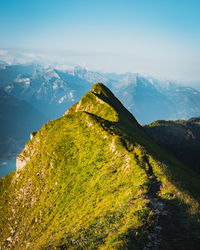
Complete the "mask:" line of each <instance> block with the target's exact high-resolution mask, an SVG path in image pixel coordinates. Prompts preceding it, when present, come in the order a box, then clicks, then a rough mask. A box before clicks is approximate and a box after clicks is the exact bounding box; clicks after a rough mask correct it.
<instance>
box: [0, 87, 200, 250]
mask: <svg viewBox="0 0 200 250" xmlns="http://www.w3.org/2000/svg"><path fill="white" fill-rule="evenodd" d="M96 96H97V97H98V98H99V99H100V101H99V100H97V99H96ZM79 104H80V103H77V104H75V105H74V106H72V108H71V109H70V110H69V112H68V113H67V114H66V115H65V116H63V117H61V118H59V119H57V120H53V121H50V122H48V123H47V124H46V125H44V126H43V127H42V129H41V130H39V131H38V132H37V133H35V134H34V138H33V139H32V140H31V141H29V142H27V145H26V148H25V150H24V151H23V152H22V153H21V155H20V156H19V157H20V158H22V159H23V158H27V157H29V158H30V160H29V161H28V162H27V164H26V166H25V167H24V168H23V169H22V170H20V171H18V172H13V173H11V174H10V175H8V176H6V177H4V178H2V179H1V180H0V194H1V196H0V204H1V205H0V206H1V207H0V246H2V247H4V248H8V247H10V246H11V247H14V248H15V249H25V248H27V249H49V248H51V249H52V248H58V249H59V248H60V249H62V248H63V247H67V248H69V249H128V248H131V249H141V247H143V246H145V245H146V243H147V241H148V237H147V236H148V235H149V233H150V232H151V230H152V227H153V225H154V223H155V219H156V218H157V215H156V213H155V210H154V209H153V208H152V207H151V205H150V203H151V196H152V195H156V196H157V197H160V199H163V200H165V201H166V202H171V201H172V202H173V204H174V206H175V207H176V208H177V209H178V211H182V213H181V214H180V213H179V212H178V213H177V214H179V217H178V219H177V222H178V223H179V224H180V225H181V226H182V227H184V228H185V233H188V232H190V230H191V228H193V231H194V232H198V230H199V224H198V220H199V195H198V194H199V180H200V179H199V176H197V175H194V174H193V172H191V171H190V170H188V169H187V168H185V167H184V166H183V165H181V164H180V163H179V162H177V161H176V160H174V158H173V157H171V156H170V155H168V154H167V153H166V152H164V151H163V150H162V149H160V148H159V146H158V145H157V144H156V143H155V142H154V141H153V140H152V139H151V138H150V137H149V136H148V135H147V134H146V132H145V131H144V130H143V128H141V127H140V125H139V124H138V123H137V122H136V120H135V119H134V117H133V116H132V115H131V114H130V113H129V112H128V111H127V110H125V108H124V107H123V106H122V105H121V103H120V102H119V101H118V100H117V99H116V98H115V97H114V96H113V94H112V93H111V92H110V91H109V90H108V89H107V88H106V87H105V86H103V85H102V84H97V85H95V86H94V87H93V88H92V91H91V92H90V93H89V94H86V95H85V96H84V97H83V99H82V100H81V105H79ZM77 105H78V108H76V107H77ZM150 170H152V171H153V174H152V173H150V172H151V171H150ZM153 175H155V178H156V179H157V182H159V183H160V190H159V191H158V192H157V193H156V194H151V192H152V191H151V190H152V186H153V184H152V179H153V178H154V177H153ZM5 225H6V226H5ZM185 225H186V226H185ZM166 237H167V236H166ZM192 237H193V234H191V237H190V239H193V238H194V237H193V238H192ZM9 238H10V239H11V241H10V240H7V239H9ZM167 240H168V238H166V241H167ZM195 240H196V239H195Z"/></svg>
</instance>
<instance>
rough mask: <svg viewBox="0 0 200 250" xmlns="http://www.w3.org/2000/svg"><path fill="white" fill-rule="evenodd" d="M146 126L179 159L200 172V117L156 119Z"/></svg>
mask: <svg viewBox="0 0 200 250" xmlns="http://www.w3.org/2000/svg"><path fill="white" fill-rule="evenodd" d="M144 128H145V129H146V131H147V132H148V133H149V134H150V135H152V137H153V138H154V139H155V140H156V141H157V142H158V143H159V144H161V145H163V146H164V147H165V148H166V149H167V150H168V151H169V152H170V153H171V154H173V155H174V156H175V157H176V158H177V159H178V160H180V161H181V162H183V163H184V164H186V165H187V166H189V167H190V168H192V169H193V170H195V171H197V172H199V173H200V158H199V149H200V118H191V119H189V120H187V121H185V120H177V121H156V122H153V123H151V124H149V125H146V126H144Z"/></svg>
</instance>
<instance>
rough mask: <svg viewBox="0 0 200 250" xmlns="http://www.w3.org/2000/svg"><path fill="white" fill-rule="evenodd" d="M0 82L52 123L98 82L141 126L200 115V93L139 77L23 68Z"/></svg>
mask: <svg viewBox="0 0 200 250" xmlns="http://www.w3.org/2000/svg"><path fill="white" fill-rule="evenodd" d="M0 82H1V85H4V86H3V88H4V90H5V91H6V92H7V93H9V94H11V95H13V96H15V97H17V98H20V99H23V100H25V101H27V102H29V103H31V104H32V105H33V106H34V107H36V108H38V109H39V110H40V111H41V112H43V113H44V114H45V115H46V116H48V117H49V118H50V119H53V118H56V117H58V116H60V115H62V114H63V113H64V112H65V110H66V109H67V108H69V107H70V106H71V105H72V104H73V103H75V102H76V101H78V100H79V98H80V97H81V96H82V95H83V94H84V93H86V92H87V91H88V90H89V89H90V87H91V85H92V84H93V83H95V82H103V83H104V84H105V85H106V86H108V87H109V88H110V89H111V90H112V91H113V92H114V93H115V95H116V96H117V97H118V98H119V99H120V100H121V101H122V102H123V104H124V105H125V107H126V108H127V109H128V110H129V111H130V112H131V113H132V114H134V115H135V117H136V118H137V120H138V121H139V122H140V123H141V124H147V123H150V122H153V121H155V120H160V119H165V120H176V119H189V118H191V117H196V116H199V115H200V92H199V91H197V90H196V89H194V88H191V87H185V86H181V85H178V84H177V83H174V82H170V81H161V80H158V79H155V78H153V77H149V76H145V75H140V74H133V73H125V74H115V73H106V74H104V73H98V72H93V71H89V70H87V69H84V68H81V67H79V66H75V67H69V68H66V69H65V70H62V69H61V68H60V67H50V66H47V67H44V66H40V65H29V66H24V65H20V66H5V67H4V68H3V69H1V70H0ZM6 83H7V84H6Z"/></svg>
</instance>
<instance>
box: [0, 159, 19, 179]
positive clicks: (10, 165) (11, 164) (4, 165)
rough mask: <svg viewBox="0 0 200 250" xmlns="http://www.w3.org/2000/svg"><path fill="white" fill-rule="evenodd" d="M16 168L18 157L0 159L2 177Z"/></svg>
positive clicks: (0, 174) (0, 176) (0, 175)
mask: <svg viewBox="0 0 200 250" xmlns="http://www.w3.org/2000/svg"><path fill="white" fill-rule="evenodd" d="M15 169H16V159H13V160H5V161H0V178H2V177H3V176H5V175H7V174H9V173H11V172H12V171H14V170H15Z"/></svg>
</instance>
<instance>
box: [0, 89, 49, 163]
mask: <svg viewBox="0 0 200 250" xmlns="http://www.w3.org/2000/svg"><path fill="white" fill-rule="evenodd" d="M44 122H46V119H45V117H44V115H42V114H41V113H40V112H39V111H38V110H36V109H35V108H33V107H32V106H31V105H30V104H28V103H27V102H25V101H22V100H19V99H17V98H15V97H13V96H11V95H8V94H7V93H6V92H5V91H3V90H2V89H0V160H5V159H9V158H13V157H16V156H17V155H18V154H19V153H20V151H21V150H22V149H23V147H24V145H25V143H26V141H27V140H28V139H29V136H30V133H31V132H32V131H33V130H37V129H39V128H40V127H41V126H42V125H43V124H44Z"/></svg>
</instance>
